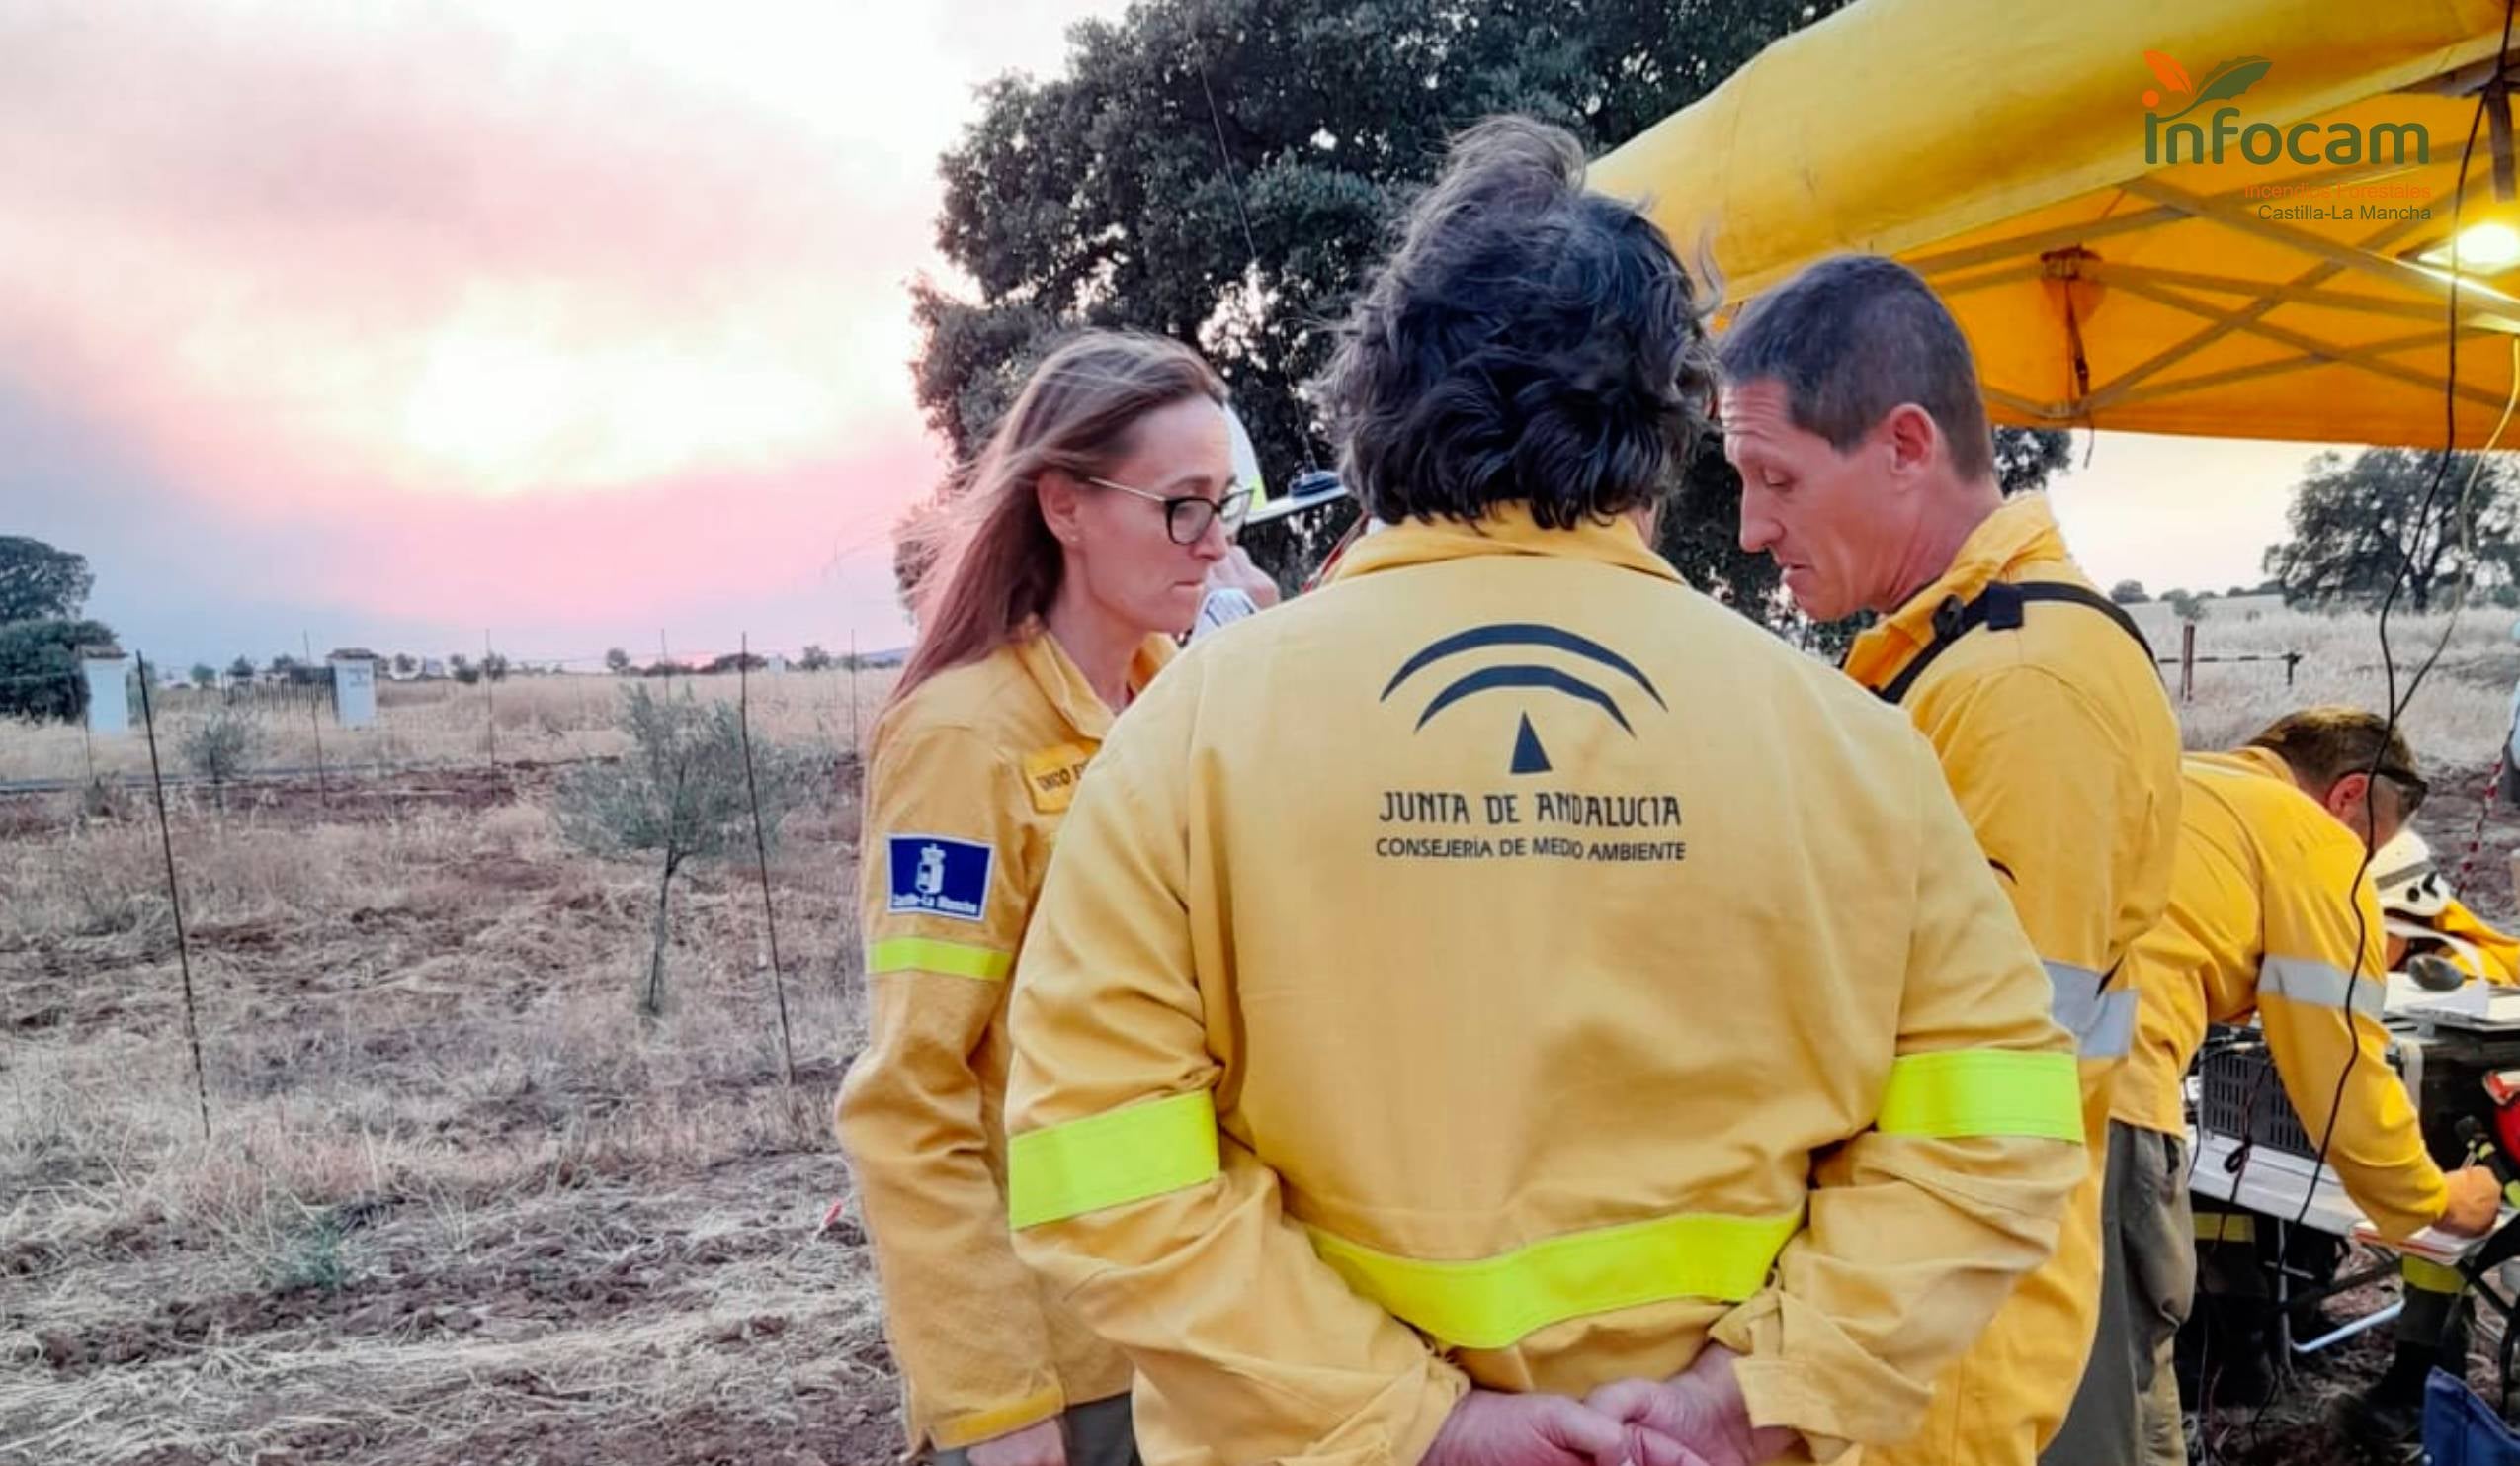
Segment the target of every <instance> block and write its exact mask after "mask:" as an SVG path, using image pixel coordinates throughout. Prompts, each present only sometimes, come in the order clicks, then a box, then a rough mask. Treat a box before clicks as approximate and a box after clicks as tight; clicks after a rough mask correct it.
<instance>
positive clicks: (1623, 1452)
mask: <svg viewBox="0 0 2520 1466" xmlns="http://www.w3.org/2000/svg"><path fill="white" fill-rule="evenodd" d="M1732 1360H1733V1355H1732V1353H1731V1351H1730V1350H1728V1349H1723V1348H1720V1347H1715V1346H1710V1347H1709V1348H1708V1349H1707V1350H1706V1351H1705V1352H1704V1353H1703V1354H1701V1355H1700V1356H1699V1358H1698V1361H1697V1362H1696V1363H1695V1364H1692V1365H1691V1366H1690V1367H1689V1369H1688V1370H1687V1372H1685V1373H1682V1374H1679V1375H1675V1376H1673V1377H1672V1378H1670V1379H1667V1380H1645V1379H1629V1380H1621V1381H1619V1382H1618V1383H1616V1384H1610V1385H1604V1386H1603V1387H1602V1388H1600V1389H1598V1390H1595V1391H1594V1392H1593V1393H1592V1394H1591V1395H1590V1396H1588V1397H1586V1398H1585V1399H1583V1400H1581V1401H1576V1400H1570V1399H1567V1398H1566V1397H1564V1396H1562V1395H1540V1394H1531V1395H1515V1394H1505V1393H1501V1392H1497V1391H1490V1390H1473V1391H1471V1392H1470V1394H1469V1395H1468V1396H1466V1397H1465V1398H1464V1399H1463V1400H1462V1402H1461V1404H1459V1405H1458V1406H1456V1407H1454V1410H1453V1413H1452V1415H1451V1416H1449V1417H1448V1418H1446V1420H1445V1422H1444V1428H1443V1430H1442V1432H1441V1433H1440V1434H1438V1435H1437V1436H1436V1438H1435V1444H1434V1446H1433V1448H1431V1449H1430V1450H1428V1452H1427V1453H1426V1456H1425V1458H1424V1460H1423V1462H1422V1466H1759V1463H1760V1462H1763V1461H1769V1460H1773V1459H1775V1458H1776V1457H1777V1456H1779V1455H1782V1454H1783V1453H1784V1452H1785V1451H1786V1450H1787V1449H1788V1448H1789V1447H1791V1445H1792V1444H1793V1440H1794V1434H1793V1432H1792V1431H1790V1430H1783V1429H1776V1428H1768V1429H1757V1428H1754V1427H1752V1425H1751V1424H1750V1419H1749V1412H1748V1410H1747V1408H1746V1407H1745V1406H1744V1405H1743V1403H1742V1400H1741V1389H1740V1385H1739V1384H1738V1383H1737V1382H1736V1381H1735V1380H1734V1378H1733V1374H1732Z"/></svg>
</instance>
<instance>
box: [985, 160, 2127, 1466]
mask: <svg viewBox="0 0 2520 1466" xmlns="http://www.w3.org/2000/svg"><path fill="white" fill-rule="evenodd" d="M1582 171H1583V164H1582V156H1581V153H1580V152H1579V151H1578V149H1577V148H1576V146H1575V144H1574V141H1573V139H1572V138H1571V137H1569V136H1567V135H1566V134H1565V133H1563V132H1561V131H1558V130H1556V129H1550V128H1545V127H1542V126H1540V125H1537V124H1534V123H1529V122H1524V121H1519V120H1505V121H1499V122H1494V123H1490V124H1487V125H1483V126H1482V127H1480V128H1478V129H1473V130H1472V131H1471V132H1470V133H1468V134H1466V135H1465V136H1464V137H1463V138H1462V139H1460V141H1459V142H1458V143H1457V145H1456V147H1455V149H1454V153H1453V156H1452V158H1451V159H1450V161H1449V164H1448V166H1447V169H1446V172H1445V174H1444V176H1443V178H1442V179H1441V181H1440V182H1439V183H1438V184H1437V185H1436V187H1435V188H1434V189H1433V190H1432V191H1431V192H1430V193H1429V194H1428V195H1427V196H1426V197H1425V198H1424V199H1423V201H1422V202H1421V203H1419V204H1418V205H1417V207H1416V209H1415V211H1414V213H1413V214H1412V216H1411V217H1410V221H1409V225H1408V229H1407V232H1406V235H1405V237H1404V239H1403V240H1402V242H1401V243H1400V244H1399V245H1398V247H1397V250H1396V252H1395V253H1394V254H1393V255H1392V257H1391V258H1390V260H1389V261H1388V262H1387V263H1386V266H1385V267H1384V269H1383V270H1382V271H1381V272H1380V274H1379V277H1378V278H1377V279H1376V281H1375V282H1374V284H1373V285H1372V287H1371V288H1370V289H1369V291H1368V292H1367V294H1366V295H1365V297H1364V298H1363V300H1362V302H1360V304H1359V305H1358V306H1357V308H1356V311H1355V314H1354V316H1353V318H1352V319H1351V320H1350V321H1349V322H1348V324H1347V327H1346V330H1345V338H1344V342H1343V344H1342V346H1341V348H1340V350H1339V353H1338V355H1337V358H1336V360H1335V361H1334V363H1333V365H1332V367H1331V370H1330V373H1329V377H1328V381H1327V388H1326V399H1327V406H1328V409H1329V411H1330V414H1331V419H1332V422H1333V425H1334V430H1335V432H1336V434H1337V437H1338V439H1339V448H1340V452H1341V457H1342V465H1343V469H1344V472H1345V476H1346V477H1347V479H1348V481H1349V482H1350V483H1351V484H1352V485H1354V486H1355V487H1356V489H1357V490H1358V492H1359V493H1360V494H1361V495H1362V497H1363V498H1364V500H1365V503H1366V505H1367V507H1368V509H1369V510H1370V512H1372V513H1373V514H1374V515H1375V516H1377V518H1378V519H1379V520H1381V521H1383V522H1384V523H1386V524H1387V525H1388V526H1389V527H1388V528H1386V529H1385V530H1383V531H1382V532H1380V533H1377V534H1375V535H1372V536H1369V537H1366V538H1364V539H1361V540H1359V541H1358V542H1357V543H1356V544H1355V545H1354V546H1353V547H1352V548H1351V549H1350V551H1349V552H1348V554H1347V556H1346V558H1345V560H1344V561H1343V562H1342V564H1341V566H1340V570H1339V573H1338V575H1337V577H1336V578H1335V579H1334V580H1333V581H1332V582H1331V583H1330V584H1328V585H1326V586H1324V587H1322V588H1321V589H1319V590H1317V591H1314V592H1312V593H1311V594H1309V595H1306V596H1304V597H1302V598H1299V599H1297V600H1295V601H1293V602H1291V603H1289V604H1288V605H1286V606H1284V607H1281V608H1280V609H1278V610H1275V611H1272V612H1271V613H1269V615H1267V616H1266V617H1262V618H1258V619H1256V620H1254V621H1251V622H1249V623H1247V624H1245V625H1241V626H1236V627H1232V628H1228V629H1226V630H1225V631H1223V632H1220V633H1218V634H1217V635H1216V636H1214V637H1213V638H1210V639H1207V640H1205V641H1203V642H1202V643H1201V644H1200V645H1199V646H1197V647H1193V648H1192V649H1191V650H1190V651H1189V652H1187V653H1185V654H1184V656H1183V657H1182V658H1181V660H1179V661H1178V662H1176V663H1175V664H1174V666H1173V668H1172V669H1171V670H1169V671H1167V672H1166V673H1165V675H1164V677H1163V678H1162V679H1161V680H1160V681H1158V682H1157V683H1156V684H1155V685H1154V686H1153V687H1151V688H1149V689H1148V690H1147V692H1146V694H1145V696H1144V697H1142V698H1141V699H1140V700H1139V701H1138V703H1137V704H1136V706H1135V707H1134V708H1133V709H1132V710H1131V711H1130V713H1129V714H1128V716H1127V717H1125V718H1123V719H1122V720H1121V722H1120V724H1119V726H1118V727H1117V728H1115V730H1114V731H1113V734H1112V737H1111V740H1110V741H1109V743H1107V744H1106V745H1105V747H1104V749H1103V752H1102V754H1101V757H1100V758H1099V759H1098V760H1097V762H1096V764H1095V769H1094V776H1093V778H1092V779H1091V780H1090V781H1089V782H1088V783H1087V784H1086V785H1085V787H1084V789H1083V790H1082V791H1081V792H1080V794H1079V796H1078V799H1077V802H1076V807H1075V809H1074V811H1073V812H1072V813H1071V815H1070V817H1069V820H1068V824H1067V826H1066V828H1065V830H1064V831H1063V832H1062V834H1061V836H1060V846H1059V851H1058V855H1057V857H1056V859H1055V860H1054V861H1053V862H1052V864H1051V869H1050V878H1049V881H1048V883H1047V885H1046V886H1045V888H1044V891H1043V895H1042V901H1041V905H1040V906H1039V908H1038V912H1037V915H1036V918H1035V924H1034V927H1033V930H1032V934H1031V936H1030V938H1029V939H1028V941H1027V943H1026V946H1025V949H1024V955H1023V958H1022V960H1021V962H1020V964H1019V967H1018V972H1017V977H1016V988H1015V994H1014V1007H1013V1014H1012V1018H1011V1023H1012V1026H1013V1030H1014V1034H1015V1042H1016V1063H1015V1071H1014V1076H1013V1078H1012V1079H1011V1081H1010V1087H1009V1091H1008V1111H1007V1123H1008V1131H1009V1136H1010V1140H1009V1151H1008V1167H1009V1169H1008V1187H1009V1191H1008V1196H1009V1208H1010V1211H1011V1214H1012V1220H1013V1223H1014V1225H1015V1227H1016V1229H1017V1233H1016V1243H1017V1249H1018V1251H1019V1252H1020V1254H1021V1255H1022V1256H1023V1257H1024V1258H1025V1260H1027V1261H1028V1262H1030V1263H1031V1264H1033V1265H1034V1266H1035V1267H1037V1268H1039V1269H1040V1270H1041V1271H1042V1272H1044V1273H1045V1274H1046V1275H1047V1276H1048V1277H1049V1278H1050V1280H1051V1282H1052V1283H1053V1285H1054V1286H1055V1289H1056V1291H1057V1293H1058V1295H1059V1296H1060V1297H1062V1298H1063V1299H1065V1300H1066V1301H1067V1302H1069V1303H1071V1304H1072V1305H1073V1306H1074V1307H1075V1308H1076V1309H1077V1310H1078V1311H1079V1312H1080V1313H1081V1314H1082V1315H1083V1317H1084V1318H1085V1319H1086V1320H1087V1321H1088V1322H1089V1323H1090V1324H1091V1325H1092V1326H1093V1328H1094V1329H1095V1330H1096V1331H1097V1332H1098V1333H1099V1334H1101V1335H1102V1336H1103V1337H1106V1338H1108V1339H1110V1340H1112V1341H1113V1342H1114V1343H1115V1344H1117V1345H1118V1346H1119V1347H1120V1348H1122V1349H1123V1350H1125V1351H1126V1352H1127V1353H1128V1354H1129V1356H1130V1358H1131V1361H1132V1362H1133V1363H1134V1365H1135V1367H1136V1369H1137V1371H1138V1383H1137V1387H1136V1392H1135V1401H1136V1406H1137V1411H1138V1417H1137V1420H1138V1443H1139V1448H1140V1450H1141V1451H1142V1452H1143V1453H1144V1455H1145V1457H1146V1459H1147V1460H1148V1461H1149V1462H1153V1463H1158V1466H1190V1463H1201V1466H1207V1463H1224V1462H1249V1461H1272V1462H1300V1463H1319V1466H1329V1463H1341V1466H1348V1463H1356V1466H1363V1463H1385V1462H1389V1463H1401V1466H1416V1463H1421V1462H1423V1463H1427V1466H1457V1463H1468V1462H1479V1463H1512V1462H1535V1463H1554V1462H1567V1463H1574V1462H1594V1463H1598V1466H1616V1463H1618V1462H1620V1461H1622V1460H1634V1461H1636V1462H1637V1463H1638V1466H1680V1463H1686V1462H1697V1461H1703V1462H1709V1463H1714V1466H1734V1463H1738V1462H1748V1461H1767V1460H1806V1459H1813V1458H1818V1459H1829V1458H1834V1457H1835V1456H1837V1455H1839V1454H1841V1453H1842V1452H1843V1451H1844V1450H1846V1448H1847V1447H1848V1446H1849V1445H1850V1444H1853V1443H1870V1442H1879V1441H1888V1440H1894V1439H1897V1438H1900V1437H1902V1436H1904V1435H1906V1434H1907V1433H1909V1432H1911V1431H1912V1430H1913V1429H1914V1428H1915V1426H1916V1423H1917V1421H1918V1420H1919V1419H1920V1418H1921V1416H1922V1413H1923V1410H1924V1406H1925V1401H1926V1397H1927V1390H1928V1386H1929V1384H1930V1382H1931V1380H1932V1379H1933V1377H1934V1376H1935V1375H1936V1374H1937V1373H1938V1372H1939V1371H1940V1370H1941V1368H1942V1367H1943V1366H1944V1365H1945V1364H1947V1363H1948V1362H1950V1361H1951V1360H1952V1359H1953V1358H1955V1357H1956V1356H1957V1355H1958V1354H1959V1353H1960V1351H1961V1350H1962V1349H1963V1348H1964V1347H1966V1346H1967V1344H1968V1343H1969V1341H1970V1340H1971V1339H1972V1338H1973V1337H1975V1335H1976V1334H1977V1333H1978V1331H1979V1330H1980V1329H1981V1328H1983V1326H1984V1325H1985V1322H1986V1320H1987V1319H1988V1318H1989V1317H1990V1316H1991V1315H1992V1314H1993V1312H1994V1310H1995V1308H1996V1307H1997V1305H1998V1304H1999V1303H2000V1302H2001V1301H2002V1299H2003V1297H2004V1295H2005V1294H2006V1293H2007V1292H2009V1291H2010V1289H2011V1286H2012V1283H2013V1280H2014V1279H2015V1278H2017V1277H2018V1276H2020V1274H2021V1273H2023V1272H2024V1271H2026V1270H2028V1269H2029V1268H2031V1267H2034V1266H2036V1265H2037V1264H2038V1263H2039V1262H2040V1261H2041V1259H2043V1258H2044V1257H2046V1256H2047V1254H2048V1252H2049V1250H2050V1249H2051V1248H2052V1247H2053V1246H2054V1245H2055V1240H2056V1231H2057V1219H2058V1214H2059V1212H2060V1211H2061V1209H2062V1207H2063V1204H2064V1200H2065V1197H2066V1195H2067V1193H2068V1192H2069V1191H2070V1190H2071V1188H2072V1187H2073V1185H2074V1184H2075V1183H2076V1182H2077V1181H2078V1180H2079V1179H2080V1177H2081V1175H2082V1173H2083V1171H2084V1168H2085V1158H2084V1155H2083V1152H2082V1148H2081V1144H2080V1136H2081V1125H2080V1121H2079V1118H2078V1115H2077V1110H2076V1094H2075V1081H2074V1059H2073V1051H2072V1041H2071V1039H2070V1038H2069V1036H2067V1035H2066V1034H2065V1033H2064V1032H2063V1030H2061V1029H2059V1028H2058V1027H2057V1026H2056V1025H2055V1024H2054V1023H2053V1022H2051V1021H2050V1019H2049V1017H2048V982H2047V979H2046V977H2045V975H2044V974H2043V973H2042V971H2041V969H2040V966H2039V963H2038V959H2037V958H2036V957H2035V956H2034V955H2033V954H2032V952H2031V951H2030V948H2029V946H2028V944H2027V943H2026V941H2025V940H2024V939H2023V937H2022V935H2021V932H2020V927H2019V925H2018V923H2017V922H2015V921H2014V920H2013V918H2012V916H2011V914H2010V912H2009V911H2008V910H2007V909H2006V907H2005V905H2004V900H2003V896H2002V894H2001V892H2000V891H1999V890H1998V889H1997V888H1996V885H1995V881H1994V878H1993V877H1992V876H1991V875H1990V874H1989V873H1988V871H1987V869H1986V865H1985V862H1984V860H1983V859H1982V858H1980V857H1979V855H1978V854H1977V852H1976V849H1975V847H1974V844H1973V843H1972V841H1971V837H1970V832H1969V828H1968V825H1967V824H1966V823H1965V822H1964V821H1963V820H1962V819H1961V817H1960V814H1959V812H1958V810H1957V809H1956V808H1955V806H1954V804H1953V801H1952V798H1951V795H1950V793H1949V791H1948V789H1947V788H1946V787H1945V785H1944V783H1943V779H1942V775H1941V772H1940V770H1939V769H1938V768H1937V767H1936V765H1935V762H1934V757H1933V753H1932V750H1931V749H1930V748H1929V747H1927V746H1926V745H1925V743H1924V742H1923V740H1922V739H1920V738H1919V737H1917V736H1916V734H1915V733H1914V732H1913V731H1912V730H1911V729H1910V728H1908V727H1907V725H1906V723H1905V721H1904V720H1902V719H1901V718H1900V717H1899V716H1898V714H1897V713H1896V712H1895V711H1894V710H1892V709H1890V708H1887V707H1883V706H1881V705H1880V704H1879V703H1878V702H1877V701H1876V700H1874V699H1872V698H1871V697H1869V696H1867V695H1866V694H1865V693H1864V692H1863V691H1862V690H1861V689H1859V688H1856V687H1854V686H1853V685H1851V684H1849V683H1848V682H1846V681H1845V680H1844V679H1843V678H1841V677H1839V676H1837V675H1836V674H1835V673H1833V672H1831V671H1830V670H1829V669H1828V668H1826V667H1825V666H1821V665H1818V664H1816V663H1813V662H1811V661H1809V660H1807V659H1806V658H1804V657H1802V656H1800V655H1798V654H1796V653H1795V652H1793V651H1791V650H1789V649H1788V648H1786V647H1783V646H1782V645H1781V644H1779V643H1778V642H1777V641H1776V640H1775V639H1773V638H1772V637H1770V636H1769V635H1768V634H1767V633H1765V632H1764V631H1762V630H1760V629H1759V628H1758V627H1755V626H1753V625H1751V624H1750V623H1748V622H1747V621H1745V620H1743V619H1742V618H1740V617H1738V616H1736V615H1734V614H1733V613H1731V612H1729V611H1727V610H1725V609H1723V608H1722V607H1721V606H1719V605H1717V604H1716V603H1715V602H1713V601H1711V600H1709V599H1708V598H1706V597H1705V596H1703V595H1700V594H1699V593H1697V592H1696V591H1694V590H1692V589H1690V588H1689V587H1688V586H1687V585H1686V584H1684V583H1683V582H1682V581H1681V579H1680V576H1679V575H1678V574H1677V573H1676V572H1675V571H1674V570H1673V569H1672V567H1671V566H1670V565H1669V564H1668V563H1666V562H1665V561H1662V560H1661V559H1660V558H1658V557H1657V556H1656V555H1655V554H1654V553H1653V552H1652V551H1651V550H1650V549H1649V548H1648V535H1649V525H1650V521H1651V518H1652V516H1653V514H1654V513H1655V511H1656V509H1657V508H1658V506H1659V505H1660V503H1661V502H1662V500H1663V497H1664V495H1665V494H1666V492H1667V491H1668V490H1669V489H1670V488H1671V486H1672V485H1673V483H1674V481H1675V479H1676V476H1677V472H1678V469H1679V466H1680V465H1681V464H1682V463H1683V462H1685V460H1686V458H1687V455H1688V451H1689V449H1690V447H1691V445H1692V443H1693V442H1694V441H1695V440H1696V438H1697V436H1698V435H1699V434H1700V433H1702V432H1703V431H1705V429H1706V426H1707V421H1706V417H1705V412H1706V408H1707V406H1708V402H1709V395H1710V388H1711V386H1712V381H1711V362H1710V361H1709V360H1708V357H1707V354H1706V347H1705V344H1704V338H1703V335H1702V333H1701V326H1700V321H1699V319H1698V315H1697V309H1698V307H1697V305H1696V303H1695V302H1694V301H1693V298H1692V290H1691V285H1690V282H1689V279H1688V277H1687V275H1686V274H1685V273H1684V272H1683V270H1682V269H1681V267H1680V265H1679V263H1678V261H1677V260H1676V259H1675V258H1674V256H1673V254H1672V251H1671V249H1670V247H1669V245H1668V244H1667V242H1666V241H1665V240H1664V238H1663V237H1662V235H1661V234H1660V233H1659V232H1658V231H1657V230H1656V229H1655V228H1654V227H1653V226H1652V225H1651V224H1650V223H1648V222H1647V221H1646V220H1645V219H1644V218H1643V217H1641V216H1639V215H1638V214H1637V213H1636V212H1634V211H1633V210H1631V209H1629V208H1628V207H1626V206H1624V205H1621V204H1617V203H1614V202H1612V201H1609V200H1606V199H1603V198H1599V197H1596V196H1592V195H1588V194H1587V193H1585V192H1584V190H1583V187H1582Z"/></svg>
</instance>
